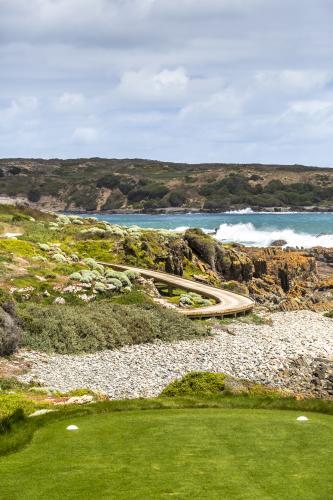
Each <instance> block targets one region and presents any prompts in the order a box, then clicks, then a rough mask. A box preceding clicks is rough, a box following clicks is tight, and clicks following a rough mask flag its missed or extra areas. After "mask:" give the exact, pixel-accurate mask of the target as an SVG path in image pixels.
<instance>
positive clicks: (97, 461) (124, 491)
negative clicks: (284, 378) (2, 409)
mask: <svg viewBox="0 0 333 500" xmlns="http://www.w3.org/2000/svg"><path fill="white" fill-rule="evenodd" d="M299 415H300V413H296V412H293V411H275V410H274V411H273V410H229V409H228V410H223V409H186V410H185V409H184V410H146V411H131V412H118V413H107V414H99V415H93V416H88V417H80V418H73V419H71V420H59V421H56V422H54V423H51V424H49V425H46V426H44V427H42V428H41V429H40V430H38V431H37V432H36V433H35V435H34V437H33V440H32V441H31V442H30V444H28V445H27V447H26V448H24V449H23V450H21V451H19V452H18V453H15V454H12V455H8V456H5V457H2V458H0V498H1V499H6V500H12V499H20V500H21V499H23V500H24V499H31V500H35V499H47V500H49V499H72V498H75V499H76V498H77V499H84V500H86V499H132V498H140V499H141V498H142V499H158V498H170V497H171V498H181V499H183V498H191V499H207V498H208V499H210V498H212V499H251V500H253V499H279V500H281V499H283V500H286V499H293V500H294V499H302V500H303V499H328V498H333V446H332V444H333V443H332V436H333V417H332V416H329V415H323V414H318V413H307V414H306V415H307V417H308V418H309V420H308V421H307V422H298V421H297V420H296V418H297V416H299ZM70 424H75V425H77V426H78V427H79V429H78V430H74V431H68V430H66V427H67V426H68V425H70Z"/></svg>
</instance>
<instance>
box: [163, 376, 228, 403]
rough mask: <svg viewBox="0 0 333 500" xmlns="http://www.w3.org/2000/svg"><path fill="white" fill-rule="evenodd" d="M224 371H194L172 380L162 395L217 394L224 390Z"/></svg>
mask: <svg viewBox="0 0 333 500" xmlns="http://www.w3.org/2000/svg"><path fill="white" fill-rule="evenodd" d="M224 383H225V375H224V373H209V372H192V373H188V374H186V375H184V377H182V378H181V379H180V380H175V381H174V382H171V384H169V385H168V386H167V387H166V388H165V389H164V390H163V392H162V394H161V395H162V396H166V397H176V396H198V395H201V396H202V395H206V396H216V395H219V394H222V393H223V391H224Z"/></svg>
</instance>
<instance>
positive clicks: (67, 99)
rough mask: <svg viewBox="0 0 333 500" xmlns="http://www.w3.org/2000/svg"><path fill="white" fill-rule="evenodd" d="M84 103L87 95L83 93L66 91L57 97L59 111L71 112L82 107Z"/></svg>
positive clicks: (56, 103)
mask: <svg viewBox="0 0 333 500" xmlns="http://www.w3.org/2000/svg"><path fill="white" fill-rule="evenodd" d="M84 104H85V97H84V95H83V94H81V93H71V92H64V93H63V94H61V95H60V96H59V97H58V98H57V100H56V102H55V108H56V110H58V111H61V112H67V113H70V112H73V111H76V110H80V109H82V108H83V106H84Z"/></svg>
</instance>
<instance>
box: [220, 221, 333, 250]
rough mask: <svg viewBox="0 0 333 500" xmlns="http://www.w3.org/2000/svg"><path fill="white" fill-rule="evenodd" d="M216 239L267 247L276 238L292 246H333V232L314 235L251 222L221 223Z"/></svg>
mask: <svg viewBox="0 0 333 500" xmlns="http://www.w3.org/2000/svg"><path fill="white" fill-rule="evenodd" d="M216 239H218V240H219V241H232V242H235V243H242V244H244V245H248V246H258V247H267V246H269V245H270V244H271V243H272V242H273V241H275V240H284V241H286V242H287V246H290V247H304V248H311V247H317V246H322V247H328V248H332V247H333V234H320V235H313V234H306V233H298V232H296V231H294V230H293V229H272V230H267V229H257V228H255V227H254V225H253V224H252V223H251V222H248V223H240V224H221V225H220V227H219V228H218V230H217V232H216Z"/></svg>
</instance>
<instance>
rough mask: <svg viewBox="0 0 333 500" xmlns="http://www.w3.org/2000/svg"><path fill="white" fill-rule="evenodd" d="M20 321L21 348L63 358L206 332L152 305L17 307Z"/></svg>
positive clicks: (201, 326)
mask: <svg viewBox="0 0 333 500" xmlns="http://www.w3.org/2000/svg"><path fill="white" fill-rule="evenodd" d="M20 315H21V318H22V323H23V329H24V334H23V340H22V344H23V346H25V347H29V348H31V349H34V350H38V351H46V352H57V353H62V354H66V353H81V352H95V351H99V350H103V349H116V348H119V347H121V346H123V345H131V344H141V343H145V342H152V341H153V340H155V339H160V340H164V341H173V340H179V339H188V338H193V337H198V336H201V335H205V334H207V333H208V329H207V326H205V325H201V324H196V323H194V322H192V321H191V320H189V319H188V318H185V317H184V316H182V315H180V314H178V313H176V312H174V311H168V310H164V309H161V308H160V307H157V306H155V305H152V304H143V305H142V306H140V307H139V306H135V305H122V304H113V303H110V302H104V301H101V302H97V303H94V304H84V305H79V306H75V305H72V306H70V305H56V304H52V305H48V306H40V305H32V304H29V305H26V306H25V307H23V306H21V313H20Z"/></svg>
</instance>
